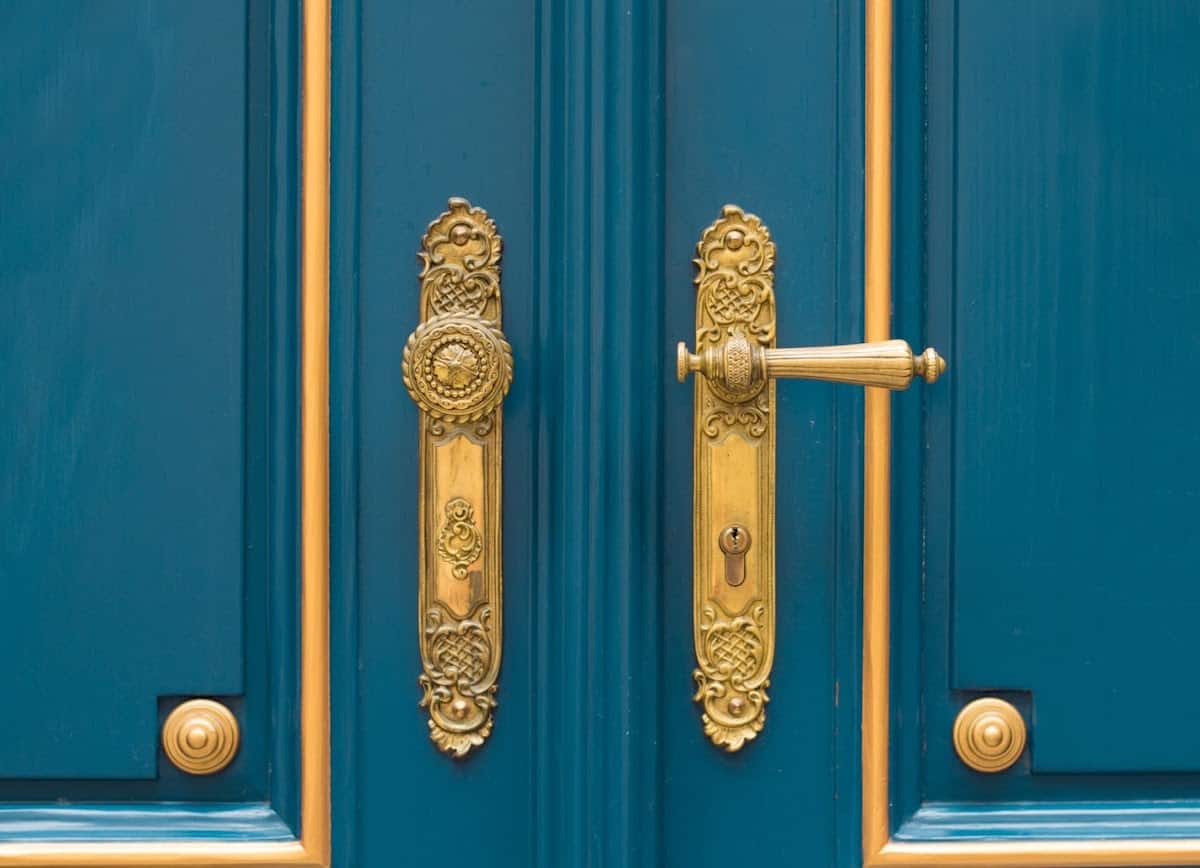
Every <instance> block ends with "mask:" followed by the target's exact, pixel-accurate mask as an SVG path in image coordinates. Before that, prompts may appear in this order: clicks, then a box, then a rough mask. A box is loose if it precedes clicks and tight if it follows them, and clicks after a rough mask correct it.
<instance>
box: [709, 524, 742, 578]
mask: <svg viewBox="0 0 1200 868" xmlns="http://www.w3.org/2000/svg"><path fill="white" fill-rule="evenodd" d="M717 545H719V546H720V547H721V551H723V552H724V553H725V581H726V582H728V583H729V584H730V585H732V586H733V587H735V588H736V587H737V586H738V585H740V584H742V583H743V582H744V581H746V551H747V550H748V549H749V548H750V531H748V530H746V529H745V528H744V527H742V526H741V525H740V524H731V525H730V526H729V527H727V528H725V529H724V530H723V531H721V533H720V534H719V535H718V536H717Z"/></svg>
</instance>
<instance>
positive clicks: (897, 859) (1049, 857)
mask: <svg viewBox="0 0 1200 868" xmlns="http://www.w3.org/2000/svg"><path fill="white" fill-rule="evenodd" d="M865 113H866V129H865V135H866V190H865V198H866V202H865V210H866V214H865V225H866V237H865V243H866V251H865V260H864V270H865V295H866V298H865V312H864V313H865V321H866V322H865V332H866V340H868V341H884V340H888V339H889V337H890V333H891V326H890V320H891V307H892V290H891V259H892V253H891V247H892V237H891V231H892V227H891V220H892V0H866V106H865ZM891 441H892V432H891V398H890V394H889V393H888V392H887V391H886V390H883V389H878V388H868V389H867V390H866V405H865V419H864V454H863V489H864V490H863V687H862V689H863V707H862V715H863V718H862V839H863V840H862V843H863V866H864V868H882V866H938V868H984V866H986V868H1118V866H1144V868H1150V866H1184V865H1200V839H1195V838H1190V839H1183V838H1181V839H1142V840H1138V839H1133V838H1125V839H1109V840H1059V841H1036V840H1029V839H1026V840H1005V841H969V842H968V841H946V842H941V841H939V842H927V843H926V842H909V841H892V840H890V837H891V827H890V822H889V816H888V804H889V803H888V723H889V698H888V691H889V685H888V676H889V667H890V657H889V655H890V653H891V647H890V611H889V610H890V593H891V575H890V560H889V553H890V537H891V515H890V512H889V510H890V503H891V501H890V497H891V480H890V473H891V446H892V442H891ZM950 761H952V758H950V757H947V762H950Z"/></svg>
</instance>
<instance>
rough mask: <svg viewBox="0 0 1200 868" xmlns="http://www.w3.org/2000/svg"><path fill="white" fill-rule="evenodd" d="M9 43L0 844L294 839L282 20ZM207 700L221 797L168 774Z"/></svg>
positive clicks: (126, 10)
mask: <svg viewBox="0 0 1200 868" xmlns="http://www.w3.org/2000/svg"><path fill="white" fill-rule="evenodd" d="M0 32H3V33H4V34H5V35H6V37H7V48H6V51H5V52H4V53H3V60H2V61H0V67H2V72H0V108H2V111H3V115H4V117H5V119H6V120H5V133H6V135H5V137H4V160H3V164H2V166H0V188H2V193H0V198H2V199H3V202H4V207H3V209H2V213H0V224H2V225H0V282H2V284H3V297H4V302H5V313H4V316H3V317H0V409H2V412H3V415H4V418H5V419H6V420H8V422H7V424H6V425H5V426H4V431H3V434H0V455H2V456H3V467H4V470H3V477H4V482H3V484H2V485H0V515H3V530H2V531H0V534H2V535H3V540H4V546H3V557H2V559H0V595H2V602H0V657H2V658H3V660H4V661H5V662H4V665H3V667H0V668H2V671H3V675H2V677H0V685H2V686H3V690H4V695H5V702H4V703H3V705H2V708H0V732H2V733H3V734H4V735H3V738H2V739H0V802H3V803H4V804H2V805H0V839H4V840H5V841H6V842H8V843H14V842H15V843H16V844H18V845H19V844H20V842H22V841H28V840H29V839H30V838H36V839H38V840H41V841H43V842H51V841H61V840H66V839H73V840H99V839H103V840H107V841H113V840H117V839H121V840H133V839H139V838H156V839H178V838H205V837H212V836H218V837H222V836H223V837H225V838H228V839H260V840H262V839H271V840H286V839H290V838H291V837H292V835H293V832H294V831H295V830H296V828H297V824H298V820H299V804H298V802H299V784H298V778H297V775H298V772H297V769H298V762H299V747H298V742H299V732H298V730H299V723H298V719H297V715H296V710H297V708H298V704H299V701H300V697H299V682H300V673H299V656H298V646H299V635H300V632H299V623H298V611H299V607H300V603H299V575H298V568H297V565H298V560H299V551H298V546H299V531H298V508H299V490H298V478H297V477H298V470H297V466H296V462H297V460H298V447H299V443H298V433H299V425H298V418H299V415H298V410H299V393H298V374H297V360H298V353H297V349H298V327H299V319H298V312H297V300H298V297H299V291H298V282H297V265H298V262H297V251H298V246H297V232H296V228H295V227H296V219H297V214H298V199H297V184H296V169H297V164H298V147H297V146H298V140H297V137H296V130H297V123H298V113H297V109H298V94H297V90H296V88H295V81H296V78H297V76H298V75H299V71H300V55H299V50H298V49H299V33H300V31H299V16H298V14H297V12H296V10H295V9H291V8H285V5H284V4H280V7H279V8H277V9H276V8H272V7H269V6H267V5H266V4H216V5H200V4H159V3H151V4H130V3H124V2H99V3H89V4H74V3H63V4H7V5H6V6H5V8H4V10H3V11H2V12H0ZM321 653H322V654H323V655H324V654H325V653H326V652H324V651H322V652H321ZM197 696H200V697H216V698H219V699H220V700H221V701H222V702H224V703H225V704H226V705H228V706H229V707H230V708H231V709H232V711H233V713H234V714H235V716H236V717H237V719H238V722H239V724H240V733H241V742H240V748H239V750H238V752H237V755H236V757H235V759H234V760H233V763H232V765H231V766H230V767H229V768H228V769H226V770H225V771H224V772H222V773H221V774H218V775H213V776H211V777H198V776H192V775H187V774H184V773H183V772H181V771H180V770H179V769H177V768H175V767H174V766H173V765H172V764H171V763H170V762H169V761H168V760H167V759H166V757H165V755H164V754H163V751H162V749H161V746H160V725H161V723H162V720H163V718H164V717H165V716H166V714H167V713H168V712H170V711H171V710H172V709H173V708H174V707H175V706H176V705H177V704H178V703H179V702H180V701H182V700H184V699H189V698H192V697H197ZM164 802H172V803H174V804H173V805H172V806H171V808H170V809H166V808H165V807H164V804H163V803H164ZM67 803H76V804H74V805H73V806H71V807H67V806H66V804H67ZM78 803H87V804H78ZM247 803H252V805H253V806H252V807H249V806H247ZM218 805H219V807H217V806H218ZM102 849H103V848H100V849H99V850H97V851H96V853H95V854H91V855H89V853H88V852H84V851H80V853H78V854H76V855H73V856H69V857H68V856H66V855H61V854H60V855H59V856H52V855H47V856H46V857H45V858H48V859H54V858H61V859H62V860H63V862H62V864H66V863H67V860H68V859H85V860H86V859H88V858H93V856H94V858H96V859H100V858H103V853H101V852H100V850H102ZM84 850H86V848H84ZM110 855H111V854H110ZM243 855H244V854H243ZM0 857H3V858H6V859H8V858H21V857H14V856H13V855H12V852H11V851H10V850H6V849H0ZM130 858H132V857H130ZM56 864H58V863H56ZM71 864H75V862H72V863H71Z"/></svg>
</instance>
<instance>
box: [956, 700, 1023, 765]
mask: <svg viewBox="0 0 1200 868" xmlns="http://www.w3.org/2000/svg"><path fill="white" fill-rule="evenodd" d="M1025 738H1026V735H1025V719H1024V718H1022V717H1021V712H1019V711H1017V709H1016V708H1014V707H1013V706H1012V705H1011V704H1010V703H1008V702H1005V701H1004V700H1003V699H995V698H993V697H985V698H983V699H976V700H975V701H974V702H970V703H967V705H965V706H963V710H962V711H960V712H959V713H958V717H957V718H955V720H954V750H955V751H957V752H958V758H959V759H961V760H962V761H963V762H964V763H965V764H966V765H967V767H968V768H971V769H974V770H975V771H977V772H987V773H990V772H1002V771H1004V770H1005V769H1007V768H1011V767H1012V765H1013V763H1015V762H1016V761H1017V760H1018V759H1019V758H1020V756H1021V753H1022V752H1023V751H1024V750H1025Z"/></svg>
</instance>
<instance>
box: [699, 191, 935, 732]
mask: <svg viewBox="0 0 1200 868" xmlns="http://www.w3.org/2000/svg"><path fill="white" fill-rule="evenodd" d="M775 253H776V250H775V242H774V241H772V240H771V233H770V232H769V231H768V230H767V227H766V226H765V225H763V222H762V220H760V219H759V218H758V217H756V216H755V215H753V214H747V213H746V212H745V211H743V210H742V209H741V208H738V207H737V206H736V205H726V206H725V208H724V209H722V211H721V216H720V217H719V218H718V219H717V221H716V222H714V223H713V224H712V225H711V226H709V227H708V228H707V229H705V230H704V233H703V234H702V235H701V236H700V242H699V244H697V245H696V258H695V259H694V260H693V261H694V262H695V264H696V278H695V284H696V331H695V335H696V352H695V353H692V352H689V351H688V348H687V346H686V345H685V344H680V345H679V356H678V370H677V374H678V375H679V381H680V382H683V381H684V380H686V379H687V375H688V374H689V373H692V372H695V373H697V374H700V375H701V376H698V377H696V378H695V380H694V383H693V398H692V414H693V416H692V419H693V429H692V462H693V474H694V477H693V483H692V486H693V487H692V504H693V511H694V521H693V525H692V528H693V530H692V571H693V572H692V640H693V643H694V645H695V651H696V669H695V671H694V672H693V673H692V677H693V678H694V679H695V680H696V692H695V694H694V695H693V698H694V699H695V700H696V702H699V703H700V704H701V707H702V708H703V712H702V714H701V718H700V719H701V721H702V722H703V724H704V734H705V735H707V736H708V737H709V739H710V740H711V741H712V743H713V744H715V745H718V746H720V747H723V748H724V749H725V750H727V751H736V750H741V748H742V747H743V746H744V745H745V744H746V742H748V741H750V740H751V739H754V738H756V737H757V735H758V733H760V732H761V731H762V729H763V727H764V725H765V722H766V714H767V712H766V709H767V703H768V702H769V701H770V697H769V696H768V688H770V686H771V666H772V662H773V660H774V656H775V639H776V625H775V578H776V576H775V429H776V421H777V420H776V415H777V414H776V402H775V380H776V379H779V378H783V377H799V378H804V379H808V380H831V381H833V382H837V383H854V384H857V385H860V386H875V387H881V388H884V389H907V388H908V387H909V385H911V384H912V381H913V379H914V378H915V377H922V378H923V379H924V380H925V381H926V382H928V383H932V382H934V381H935V380H937V378H938V377H939V376H940V375H941V374H942V372H943V371H945V369H946V363H945V361H944V360H943V359H942V357H941V356H939V355H938V354H937V351H935V350H933V349H928V350H925V351H924V352H923V353H920V354H919V355H914V354H913V351H912V348H911V347H909V345H908V344H906V343H905V342H904V341H878V342H875V343H868V344H848V345H846V346H837V347H796V348H789V349H779V348H777V347H776V346H775V335H776V316H775V272H774V268H775Z"/></svg>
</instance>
